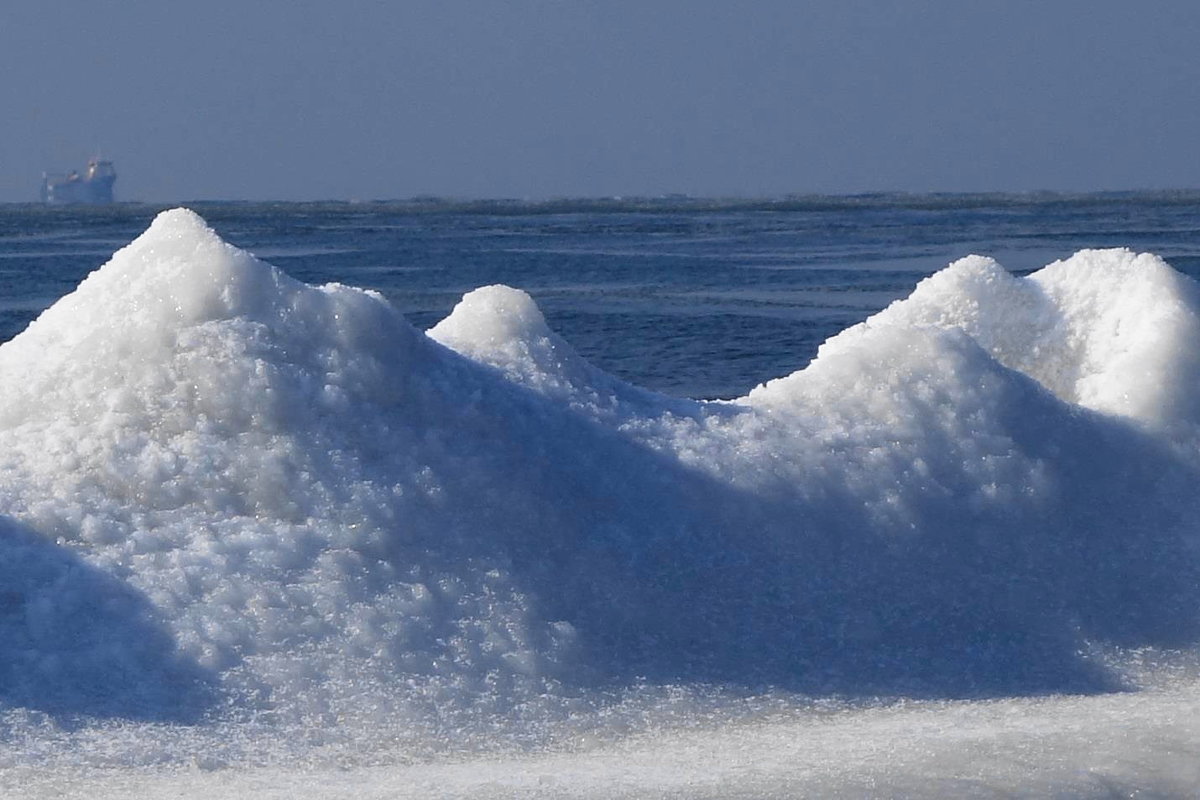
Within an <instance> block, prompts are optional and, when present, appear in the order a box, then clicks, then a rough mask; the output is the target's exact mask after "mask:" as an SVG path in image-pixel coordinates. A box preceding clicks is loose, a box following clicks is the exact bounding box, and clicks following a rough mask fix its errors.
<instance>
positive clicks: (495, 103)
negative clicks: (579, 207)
mask: <svg viewBox="0 0 1200 800" xmlns="http://www.w3.org/2000/svg"><path fill="white" fill-rule="evenodd" d="M1198 101H1200V3H1195V2H1183V0H1165V1H1164V2H1152V1H1147V2H1137V3H1134V2H1114V1H1113V0H1092V1H1091V2H1083V1H1082V0H1060V1H1058V2H1056V0H1042V2H1032V1H1028V0H1009V1H1008V2H980V3H975V2H963V1H962V0H958V1H957V2H943V1H942V0H927V1H924V2H922V1H920V0H913V1H912V2H899V1H898V0H897V1H894V2H883V1H882V0H873V1H871V2H853V0H811V1H810V2H801V1H800V0H796V1H795V2H777V1H776V0H762V1H761V2H754V1H753V0H741V1H740V2H710V1H709V0H692V1H691V2H688V1H686V0H672V1H669V2H668V1H667V0H642V2H628V1H626V0H612V1H611V2H600V1H599V0H595V1H591V2H588V1H585V0H579V1H578V2H570V1H569V0H558V1H557V2H553V1H551V0H542V1H541V2H536V1H534V0H520V1H515V2H504V1H503V0H492V1H491V2H456V0H438V1H436V2H435V1H427V0H388V1H383V0H341V1H340V2H317V0H258V1H257V2H256V1H255V0H243V1H242V2H229V1H228V0H207V1H206V2H197V3H168V2H162V1H161V0H121V1H120V2H104V1H103V0H93V1H92V2H85V1H84V0H37V1H36V2H35V0H7V2H5V3H4V4H3V7H2V8H0V108H2V109H3V110H4V122H3V125H2V126H0V201H23V200H32V199H35V198H36V195H37V186H38V182H39V179H40V176H41V173H42V171H43V170H56V169H57V170H65V169H68V168H71V167H81V166H82V164H83V162H84V161H85V160H86V159H87V157H88V156H89V155H90V154H91V152H92V151H93V150H95V149H97V148H98V149H100V150H101V152H102V153H103V154H104V155H106V156H108V157H110V158H112V159H113V160H114V161H116V164H117V169H118V172H119V173H120V179H119V181H118V183H117V194H118V196H119V198H121V199H127V200H146V201H180V200H194V199H286V200H298V199H325V198H335V199H372V198H390V197H409V196H413V195H417V194H439V195H449V196H461V197H530V198H540V197H549V196H559V195H569V196H607V195H635V194H643V195H656V194H662V193H668V192H685V193H689V194H694V195H744V196H745V195H748V196H762V195H780V194H785V193H790V192H800V193H807V192H833V193H843V192H863V191H879V190H907V191H930V190H938V191H990V190H1017V191H1021V190H1035V189H1058V190H1093V189H1126V188H1186V187H1200V157H1198V156H1197V153H1196V142H1197V139H1198V138H1200V137H1198V131H1200V102H1198Z"/></svg>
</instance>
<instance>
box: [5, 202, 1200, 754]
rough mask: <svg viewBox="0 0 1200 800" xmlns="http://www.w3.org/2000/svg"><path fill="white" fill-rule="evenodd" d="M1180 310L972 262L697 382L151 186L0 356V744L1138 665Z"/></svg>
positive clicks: (476, 729) (576, 721)
mask: <svg viewBox="0 0 1200 800" xmlns="http://www.w3.org/2000/svg"><path fill="white" fill-rule="evenodd" d="M1198 309H1200V294H1198V289H1197V287H1196V285H1195V284H1194V283H1193V282H1192V281H1190V280H1189V279H1187V278H1185V277H1183V276H1181V275H1179V274H1178V273H1176V272H1174V271H1173V270H1172V269H1171V268H1170V267H1169V266H1167V265H1166V264H1165V263H1164V262H1163V261H1162V260H1161V259H1158V258H1157V257H1155V256H1152V255H1146V254H1142V255H1135V254H1133V253H1131V252H1129V251H1125V250H1105V251H1083V252H1081V253H1078V254H1077V255H1075V256H1073V257H1072V258H1070V259H1067V260H1065V261H1062V262H1057V263H1055V264H1051V265H1050V266H1048V267H1046V268H1045V269H1043V270H1041V271H1039V272H1037V273H1036V274H1034V275H1031V276H1029V277H1027V278H1018V277H1014V276H1012V275H1009V274H1008V273H1006V272H1005V271H1004V270H1003V269H1002V268H1001V267H1000V266H999V265H997V264H996V263H995V262H994V261H992V260H990V259H986V258H982V257H978V256H972V257H970V258H966V259H963V260H961V261H958V262H956V263H954V264H952V265H951V266H950V267H948V268H947V269H945V270H943V271H942V272H940V273H938V274H936V275H935V276H933V277H931V278H929V279H927V280H926V281H924V282H922V283H921V284H920V285H919V286H918V287H917V289H916V291H915V292H914V293H913V295H912V296H911V297H909V298H908V299H906V300H904V301H900V302H898V303H896V304H894V305H893V306H891V307H890V308H888V309H887V310H885V311H884V312H882V313H880V314H878V315H876V316H875V317H872V318H871V319H870V320H868V321H867V322H865V323H863V324H861V325H859V326H856V327H854V328H851V329H849V330H847V331H845V332H843V333H842V334H840V335H839V336H836V337H834V338H833V339H831V340H830V341H828V342H827V343H826V344H825V345H824V346H823V347H822V348H821V351H820V353H819V354H818V357H817V358H816V359H815V360H814V361H813V363H812V364H810V365H809V366H808V367H807V368H805V369H802V370H799V371H797V372H796V373H794V374H792V375H789V376H787V377H784V378H780V379H778V380H775V381H771V382H769V383H766V384H764V385H762V386H760V387H758V388H756V389H755V390H754V391H752V392H751V393H750V394H749V395H748V396H747V397H745V398H741V399H739V400H737V401H734V402H729V403H704V402H697V401H691V400H686V399H679V398H668V397H663V396H660V395H656V394H654V393H651V392H648V391H645V390H642V389H639V388H637V387H633V386H630V385H628V384H625V383H623V382H621V381H619V380H617V379H616V378H613V377H612V376H609V375H606V374H604V373H603V372H601V371H600V370H598V369H596V368H595V367H592V366H591V365H589V364H588V363H586V361H584V360H583V359H582V358H581V357H580V356H579V355H578V354H577V353H575V352H574V351H573V350H572V349H571V347H570V345H569V344H567V343H566V342H565V341H563V340H562V339H561V338H560V337H558V336H557V335H556V334H554V333H553V332H552V331H550V330H549V329H548V328H547V326H546V324H545V320H544V319H543V318H542V315H541V313H540V312H539V310H538V309H537V306H536V305H535V303H534V302H533V300H532V299H530V297H529V296H528V295H526V294H525V293H523V292H521V291H519V290H517V289H512V288H508V287H503V286H492V287H485V288H482V289H478V290H476V291H474V292H471V293H470V294H468V295H467V296H466V297H464V299H463V301H462V302H461V303H460V304H459V306H458V307H457V308H456V309H455V310H454V312H453V313H452V314H451V315H450V316H449V317H448V318H447V319H445V320H444V321H443V322H441V323H440V324H439V325H437V326H436V327H435V328H433V329H432V330H431V331H430V332H429V334H428V335H425V334H423V333H421V332H420V331H418V330H416V329H414V328H413V327H411V326H410V325H409V324H408V323H407V322H406V321H405V320H404V319H403V317H402V316H401V315H400V314H399V313H398V312H396V311H395V310H394V309H393V308H392V307H390V306H389V305H388V303H387V302H386V301H385V300H384V299H382V298H381V297H380V296H379V295H377V294H374V293H371V292H368V291H362V290H358V289H354V288H350V287H345V286H341V285H336V284H331V285H327V286H321V287H312V286H307V285H304V284H301V283H299V282H296V281H294V280H292V279H290V278H288V277H287V276H286V275H284V274H282V273H281V272H280V271H279V270H277V269H275V268H274V267H272V266H270V265H268V264H266V263H263V262H261V261H259V260H257V259H256V258H254V257H253V256H252V255H250V254H248V253H245V252H243V251H240V250H238V249H236V248H234V247H232V246H231V245H228V244H226V243H225V242H223V241H221V239H220V238H219V237H218V236H217V235H216V234H215V233H214V232H213V231H211V230H210V229H208V227H207V226H206V225H205V223H204V221H203V220H201V219H200V218H199V217H198V216H197V215H195V214H194V213H192V212H190V211H187V210H183V209H177V210H173V211H168V212H164V213H163V214H161V215H160V216H159V217H158V218H157V219H156V220H155V221H154V223H153V224H152V225H151V226H150V228H149V229H148V230H147V231H146V232H145V233H144V234H143V235H142V236H141V237H139V238H138V239H137V240H136V241H134V242H133V243H132V244H130V245H129V246H127V247H126V248H124V249H122V250H121V251H119V252H118V253H116V254H115V255H114V256H113V258H112V260H111V261H110V262H109V263H107V264H105V265H104V266H103V267H102V268H100V269H99V270H98V271H96V272H95V273H93V274H92V275H91V276H89V277H88V278H87V279H86V280H85V281H84V282H83V283H82V284H81V285H80V286H79V287H78V289H77V290H76V291H75V292H73V293H72V294H70V295H68V296H67V297H64V298H63V299H62V300H60V301H59V302H58V303H56V304H55V305H54V306H53V307H51V308H50V309H48V310H47V311H46V312H45V313H44V314H43V315H42V316H41V317H40V318H39V319H38V320H37V321H36V322H34V323H33V324H32V325H31V326H30V327H29V328H28V329H27V330H26V331H25V332H24V333H22V334H21V335H20V336H18V337H17V338H15V339H13V340H12V341H10V342H8V343H6V344H4V345H3V346H0V705H2V706H3V707H7V709H8V711H7V712H5V714H6V715H5V716H4V717H3V719H4V720H5V721H4V727H0V735H3V734H4V732H5V731H7V732H8V733H7V735H8V741H9V742H10V744H11V743H12V742H33V743H34V744H29V745H28V747H27V748H26V749H25V750H22V749H21V748H20V747H15V746H14V747H13V748H11V749H12V750H13V752H17V755H15V756H14V755H10V756H7V758H8V759H9V760H10V762H11V763H23V761H22V760H24V761H29V760H33V761H37V759H51V760H52V759H53V758H63V759H69V758H78V759H81V760H83V761H87V760H88V759H94V758H95V752H96V748H95V747H94V738H89V737H94V735H95V734H89V733H87V731H88V730H93V729H92V728H88V727H87V726H86V725H85V726H83V728H82V730H83V731H84V732H83V733H76V734H73V736H74V738H71V736H68V735H67V734H66V733H62V732H61V731H66V730H68V729H70V730H77V729H78V728H79V726H78V725H77V724H76V723H71V724H69V725H68V724H66V723H63V722H62V720H67V719H71V720H77V719H80V718H81V717H82V718H84V719H94V720H96V722H95V725H101V724H102V722H103V721H104V720H117V721H123V722H121V724H122V725H123V726H130V725H131V726H132V727H122V728H121V730H122V731H123V733H122V734H120V735H115V734H114V735H112V737H111V738H110V739H109V741H110V742H115V744H111V745H110V746H109V749H108V750H107V751H106V752H109V753H110V755H109V756H107V757H110V758H112V759H113V760H114V761H116V762H118V763H134V764H136V763H157V762H167V763H176V762H179V761H181V760H186V759H188V758H191V753H192V751H193V750H195V749H196V747H197V745H196V741H197V739H196V737H200V740H201V741H203V742H204V745H203V746H204V748H206V749H207V750H208V751H209V752H212V753H217V754H219V755H217V756H214V758H221V759H230V760H237V759H238V758H251V757H263V758H265V756H262V755H261V753H262V752H264V750H270V751H271V752H273V753H276V755H278V754H279V752H281V751H287V752H291V751H290V748H293V747H294V748H298V749H299V750H301V751H305V752H307V751H308V750H312V749H314V748H315V749H320V748H322V747H333V746H335V745H336V744H337V743H338V742H347V741H352V742H354V748H353V749H354V752H355V753H357V754H358V757H359V758H361V759H365V760H367V761H370V760H371V759H372V758H376V757H379V758H384V756H380V755H378V753H379V751H380V748H383V749H385V750H386V749H387V748H392V749H391V750H389V751H388V752H391V753H392V755H391V756H390V757H391V758H396V757H397V756H396V753H397V752H399V753H410V754H411V753H423V752H427V751H437V750H439V749H444V748H446V747H448V746H451V745H450V743H453V744H454V746H476V745H478V744H479V743H486V742H489V741H493V742H494V741H496V740H500V739H502V740H504V741H508V742H510V743H511V742H518V743H521V742H535V743H536V742H541V743H545V742H547V741H550V740H552V739H553V738H554V737H555V736H556V735H559V734H558V733H555V731H559V732H561V731H564V730H565V731H578V730H581V729H589V730H591V729H601V730H620V729H623V728H624V727H625V726H628V725H634V726H635V727H636V725H635V724H634V723H632V722H631V721H630V720H634V719H638V718H641V719H643V720H644V719H645V718H646V715H647V714H650V715H651V718H654V714H659V715H661V716H660V718H661V719H673V718H681V719H686V718H688V715H689V714H704V713H708V712H706V711H705V710H704V709H710V710H711V707H712V703H713V702H714V701H712V697H714V696H717V697H726V698H733V699H730V700H729V701H728V702H729V704H731V705H733V706H736V705H737V704H738V703H742V702H744V701H745V698H748V697H764V696H767V697H774V696H779V693H782V695H786V696H788V697H799V696H803V697H829V696H837V697H841V698H850V699H854V698H876V697H919V698H934V699H942V700H945V699H950V698H980V697H1000V696H1011V695H1017V696H1025V695H1038V694H1043V693H1049V692H1082V693H1089V692H1103V691H1108V690H1116V689H1123V688H1132V687H1133V686H1134V685H1135V684H1136V683H1137V682H1138V680H1140V678H1139V677H1138V673H1136V672H1135V671H1134V670H1132V668H1131V667H1130V664H1131V663H1133V662H1135V661H1138V660H1139V659H1140V662H1141V663H1144V662H1146V661H1147V660H1152V659H1150V657H1149V656H1147V655H1146V654H1147V653H1152V652H1160V651H1161V652H1165V651H1168V650H1174V651H1180V650H1181V651H1184V652H1187V651H1190V650H1191V649H1193V648H1195V646H1196V644H1197V637H1198V636H1200V616H1198V614H1197V611H1198V609H1200V602H1198V601H1200V571H1198V562H1197V552H1198V550H1197V520H1198V519H1200V516H1198V514H1197V512H1198V511H1200V509H1198V508H1197V503H1198V501H1197V499H1196V494H1195V491H1194V487H1195V485H1196V478H1197V477H1198V475H1197V473H1198V470H1200V459H1198V457H1197V452H1198V451H1197V439H1198V427H1197V426H1198V424H1200V406H1198V403H1200V400H1197V398H1198V397H1200V386H1198V382H1200V363H1198V361H1197V359H1198V358H1200V355H1198V354H1200V348H1198V347H1197V344H1200V330H1198V325H1200V322H1198V319H1197V310H1198ZM681 698H683V699H681ZM706 698H707V699H706ZM739 698H740V699H739ZM721 702H724V701H721ZM745 702H749V701H745ZM754 702H758V701H754ZM718 705H720V703H718ZM647 709H654V710H653V711H647ZM38 714H42V715H48V716H46V717H45V719H43V718H42V717H39V716H37V715H38ZM31 715H33V716H31ZM673 715H674V716H673ZM39 720H41V721H39ZM45 720H50V722H46V721H45ZM56 720H57V722H55V721H56ZM180 722H188V723H203V724H199V725H198V727H193V728H192V729H189V730H190V732H188V733H181V732H179V731H181V730H183V729H175V728H171V730H173V731H175V733H172V734H169V735H167V734H162V733H161V732H160V733H149V732H147V733H140V731H142V730H143V729H142V728H141V727H138V726H139V725H145V724H151V727H150V728H147V729H146V730H147V731H153V730H160V731H161V728H159V727H158V726H160V725H161V724H164V723H180ZM46 725H50V726H51V727H52V728H54V726H56V725H57V726H65V727H61V731H60V733H57V734H55V736H60V737H66V741H67V744H65V745H62V746H61V747H60V748H59V750H58V751H57V752H58V754H57V755H54V756H51V755H47V754H46V753H45V752H43V751H42V750H41V749H39V747H38V746H36V742H37V741H39V739H38V736H39V734H37V733H36V731H37V730H39V727H38V726H46ZM230 726H233V727H232V728H231V727H230ZM55 730H59V728H55ZM96 730H99V729H96ZM206 730H208V731H221V733H220V734H219V735H218V734H217V733H213V734H212V738H211V739H205V738H204V737H205V733H204V731H206ZM230 730H235V731H238V732H239V733H237V734H236V735H230V734H229V731H230ZM298 731H302V732H307V733H305V734H303V735H300V734H297V732H298ZM263 737H265V738H267V739H271V738H274V739H276V740H286V741H288V742H290V744H288V745H286V746H284V745H272V746H267V745H263V744H261V741H260V740H261V739H262V738H263ZM306 737H307V738H306ZM301 741H303V742H307V743H301V744H296V742H301ZM256 742H258V743H256ZM471 742H475V743H476V745H471V744H469V743H471ZM464 743H468V744H464ZM480 746H482V745H480ZM272 747H274V748H275V749H271V748H272ZM306 748H307V749H306ZM64 753H66V754H68V755H64ZM255 753H257V754H259V755H258V756H255V755H253V754H255ZM69 754H74V755H69ZM89 754H91V755H89ZM285 754H286V753H285ZM13 759H15V761H13ZM0 766H3V764H0Z"/></svg>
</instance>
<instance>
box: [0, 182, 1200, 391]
mask: <svg viewBox="0 0 1200 800" xmlns="http://www.w3.org/2000/svg"><path fill="white" fill-rule="evenodd" d="M189 207H192V208H194V209H195V210H197V211H198V212H199V213H200V214H201V215H202V216H204V217H205V219H207V220H208V221H209V223H210V224H212V225H213V226H214V227H216V228H217V229H218V230H219V231H220V233H221V235H222V237H223V238H225V239H226V240H227V241H229V242H231V243H233V244H235V245H237V246H238V247H241V248H243V249H246V250H249V251H250V252H252V253H254V254H255V255H257V256H259V257H260V258H262V259H264V260H266V261H269V262H270V263H272V264H275V265H276V266H278V267H280V268H281V269H283V270H284V271H285V272H287V273H288V274H289V275H291V276H292V277H294V278H297V279H298V280H302V281H305V282H307V283H325V282H329V281H338V282H341V283H345V284H348V285H351V286H359V287H364V288H372V289H377V290H378V291H380V292H382V293H383V294H384V296H386V297H387V298H388V300H389V301H391V302H392V303H393V304H395V306H396V307H397V308H398V309H399V310H400V311H401V312H402V313H403V314H404V315H405V316H406V317H407V318H408V319H409V321H411V322H412V324H413V325H415V326H417V327H419V328H422V329H424V328H428V327H430V326H432V325H433V324H435V323H436V322H437V321H439V320H441V319H442V318H443V317H445V316H446V314H448V313H449V312H450V309H451V308H453V306H454V304H455V303H457V302H458V300H459V299H460V298H461V297H462V295H463V294H464V293H466V292H468V291H470V290H471V289H475V288H478V287H480V286H486V285H489V284H495V283H502V284H506V285H509V286H514V287H517V288H520V289H522V290H524V291H526V292H528V293H529V294H530V295H531V296H532V297H533V298H534V299H535V300H536V301H537V303H538V305H539V307H540V308H541V309H542V311H543V313H544V314H545V315H546V318H547V320H548V322H549V323H550V327H551V328H552V329H553V330H555V331H557V332H558V333H559V334H561V335H562V336H563V337H564V338H566V339H567V341H569V342H570V343H571V344H572V345H573V346H574V347H575V348H576V349H578V350H579V352H580V353H581V354H582V355H583V356H584V357H585V358H587V359H588V360H589V361H591V362H592V363H594V364H595V365H596V366H598V367H600V368H601V369H604V370H606V371H608V372H611V373H612V374H614V375H617V376H619V377H621V378H624V379H625V380H628V381H630V382H632V383H634V384H637V385H639V386H644V387H647V388H650V389H653V390H655V391H661V392H667V393H670V394H675V395H680V396H686V397H697V398H717V397H726V398H727V397H737V396H740V395H742V394H745V393H746V392H747V391H749V390H750V389H751V388H753V387H754V386H755V385H756V384H758V383H760V382H762V381H765V380H768V379H771V378H776V377H780V376H782V375H786V374H788V373H790V372H793V371H794V370H796V369H799V368H801V367H803V366H804V365H805V364H807V363H808V361H809V359H811V358H812V357H813V355H815V354H816V350H817V347H818V346H819V345H820V344H821V342H823V341H825V339H827V338H829V337H830V336H833V335H834V334H836V333H838V332H839V331H841V330H844V329H845V328H847V327H849V326H850V325H852V324H854V323H856V322H860V321H862V320H863V319H866V318H867V317H868V316H869V315H870V314H872V313H874V312H876V311H878V310H880V309H882V308H883V307H884V306H886V305H887V304H888V303H890V302H892V301H893V300H897V299H899V298H902V297H904V296H906V295H908V293H909V292H911V291H912V289H913V287H914V286H915V285H916V284H917V282H918V281H919V280H920V279H921V278H923V277H925V276H928V275H930V274H932V273H934V272H936V271H937V270H939V269H941V268H942V267H944V266H946V265H947V264H949V263H950V262H952V261H954V260H955V259H957V258H961V257H962V256H965V255H969V254H971V253H980V254H985V255H989V256H991V257H993V258H995V259H996V260H998V261H999V262H1000V263H1001V264H1003V265H1004V267H1005V268H1006V269H1008V270H1009V271H1010V272H1014V273H1017V274H1024V273H1028V272H1031V271H1033V270H1035V269H1039V268H1041V267H1042V266H1044V265H1046V264H1049V263H1050V262H1052V261H1055V260H1057V259H1060V258H1066V257H1067V256H1069V255H1071V254H1072V253H1074V252H1075V251H1076V250H1080V249H1083V248H1101V247H1129V248H1133V249H1135V250H1144V251H1148V252H1153V253H1156V254H1158V255H1160V256H1162V257H1163V258H1165V259H1167V260H1168V261H1169V262H1170V263H1171V265H1172V266H1173V267H1174V268H1175V269H1177V270H1179V271H1181V272H1183V273H1184V274H1188V275H1192V276H1197V275H1200V222H1198V220H1200V193H1179V192H1175V193H1140V194H1139V193H1130V194H1102V195H1082V196H1062V195H1029V196H1026V195H995V196H976V195H946V196H943V195H932V196H931V195H912V196H910V195H879V196H874V195H872V196H855V197H813V198H807V199H795V200H789V201H775V202H770V203H768V202H761V203H753V202H747V201H741V202H739V201H730V202H726V203H721V202H718V201H702V200H684V199H667V200H642V201H636V200H629V201H618V200H611V201H592V202H587V201H576V202H570V201H558V202H544V203H520V202H515V201H511V202H478V203H454V202H450V201H443V202H437V201H432V200H428V201H424V202H415V203H393V204H388V203H371V204H353V205H351V204H345V203H329V204H299V203H259V204H244V203H217V204H214V203H194V204H191V205H190V206H189ZM162 208H163V207H162V206H149V205H135V204H121V205H116V206H108V207H100V208H85V207H76V208H69V207H67V208H44V207H41V206H22V205H7V206H0V341H3V340H7V339H9V338H11V337H12V336H14V335H16V334H17V333H18V332H20V331H21V330H22V329H23V328H24V327H25V326H26V325H27V324H28V323H29V322H30V321H31V320H32V319H33V318H34V317H36V316H37V314H38V313H40V312H41V311H42V310H43V309H44V308H46V307H47V306H48V305H49V304H50V303H52V302H53V301H54V300H56V299H57V298H58V297H60V296H62V295H63V294H66V293H67V292H69V291H71V290H72V289H74V288H75V286H76V284H78V283H79V281H80V280H82V279H83V278H84V276H86V275H87V274H88V273H90V272H91V271H92V270H94V269H96V268H97V267H99V266H100V265H101V264H103V263H104V262H105V261H107V260H108V258H109V257H110V256H111V255H112V253H113V252H114V251H115V250H116V249H118V248H120V247H122V246H124V245H125V244H127V243H128V242H130V241H131V240H132V239H133V238H134V237H136V236H137V235H138V234H139V233H141V232H142V231H143V230H145V228H146V226H147V225H148V224H149V223H150V220H151V219H153V218H154V215H155V214H156V213H157V212H158V211H160V210H162Z"/></svg>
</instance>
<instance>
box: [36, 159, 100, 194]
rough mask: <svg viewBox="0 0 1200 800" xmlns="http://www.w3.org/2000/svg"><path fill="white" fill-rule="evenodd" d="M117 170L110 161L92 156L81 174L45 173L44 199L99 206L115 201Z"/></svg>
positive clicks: (43, 174) (43, 176)
mask: <svg viewBox="0 0 1200 800" xmlns="http://www.w3.org/2000/svg"><path fill="white" fill-rule="evenodd" d="M116 181H117V171H116V170H115V169H114V168H113V163H112V162H111V161H106V160H103V159H99V158H93V159H92V160H90V161H88V163H87V170H86V171H85V172H84V173H83V174H82V175H80V174H79V173H78V172H76V171H75V170H71V171H70V172H68V173H67V174H66V175H61V174H58V175H51V174H48V173H42V202H43V203H51V204H53V205H66V204H69V203H88V204H91V205H96V204H100V203H111V202H112V201H113V184H114V183H116Z"/></svg>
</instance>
